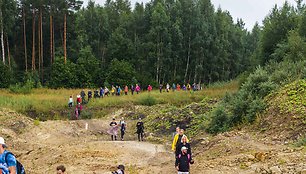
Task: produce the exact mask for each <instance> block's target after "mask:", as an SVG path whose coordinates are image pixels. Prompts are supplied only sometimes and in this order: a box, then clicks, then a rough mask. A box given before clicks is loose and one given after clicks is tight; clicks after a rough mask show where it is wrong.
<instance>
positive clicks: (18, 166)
mask: <svg viewBox="0 0 306 174" xmlns="http://www.w3.org/2000/svg"><path fill="white" fill-rule="evenodd" d="M9 154H11V155H13V156H15V155H14V154H13V153H11V152H7V153H6V154H5V163H7V161H6V158H7V156H8V155H9ZM16 172H17V174H26V172H25V170H24V167H23V165H22V164H21V163H20V162H19V161H18V160H17V159H16Z"/></svg>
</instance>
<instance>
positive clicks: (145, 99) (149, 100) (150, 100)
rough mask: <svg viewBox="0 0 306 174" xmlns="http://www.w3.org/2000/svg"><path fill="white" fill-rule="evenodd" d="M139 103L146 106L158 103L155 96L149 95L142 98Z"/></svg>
mask: <svg viewBox="0 0 306 174" xmlns="http://www.w3.org/2000/svg"><path fill="white" fill-rule="evenodd" d="M138 103H139V104H141V105H145V106H153V105H156V104H157V101H156V99H155V98H154V97H153V96H151V95H147V96H145V97H142V98H140V99H139V101H138Z"/></svg>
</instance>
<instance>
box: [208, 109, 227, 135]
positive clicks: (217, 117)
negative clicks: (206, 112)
mask: <svg viewBox="0 0 306 174" xmlns="http://www.w3.org/2000/svg"><path fill="white" fill-rule="evenodd" d="M211 114H212V115H211V118H212V120H211V122H210V124H209V125H208V128H207V132H209V133H212V134H216V133H219V132H225V131H227V130H228V129H229V125H228V123H229V114H228V113H227V111H226V110H225V108H224V107H223V106H222V105H219V106H218V107H217V108H216V109H215V110H214V111H213V112H212V113H211Z"/></svg>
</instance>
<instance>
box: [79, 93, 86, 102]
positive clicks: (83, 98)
mask: <svg viewBox="0 0 306 174" xmlns="http://www.w3.org/2000/svg"><path fill="white" fill-rule="evenodd" d="M80 95H81V97H82V104H85V102H86V101H85V97H86V93H85V91H84V89H83V90H82V91H81V93H80Z"/></svg>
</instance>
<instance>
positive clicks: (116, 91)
mask: <svg viewBox="0 0 306 174" xmlns="http://www.w3.org/2000/svg"><path fill="white" fill-rule="evenodd" d="M146 90H147V91H148V92H151V91H152V90H153V87H152V86H151V85H148V86H147V89H146ZM171 90H172V91H173V92H174V91H181V90H183V91H190V92H194V91H198V90H202V86H201V85H200V84H195V83H194V84H192V85H190V84H189V83H188V84H187V85H185V84H184V85H182V86H181V85H180V84H175V83H173V84H172V86H170V85H169V83H167V84H166V85H165V86H164V85H163V84H160V85H159V92H160V93H162V92H163V91H164V92H170V91H171ZM141 91H143V90H142V89H141V87H140V85H138V84H136V85H135V86H134V85H131V86H130V88H129V87H128V86H127V85H126V86H125V87H124V88H121V86H119V85H117V86H114V85H112V86H111V88H110V89H108V87H104V88H103V87H101V88H100V89H96V90H95V91H94V92H92V91H91V90H88V91H87V94H86V92H85V90H84V89H83V90H82V91H81V92H80V94H78V95H77V96H76V102H74V99H73V96H72V95H71V96H70V97H69V99H68V107H69V108H73V106H74V105H75V109H74V117H73V118H74V119H79V118H80V116H81V111H82V110H83V105H85V104H87V103H88V102H89V101H90V100H91V99H92V98H104V97H108V96H120V95H128V94H129V92H130V93H131V95H134V93H136V94H139V93H140V92H141Z"/></svg>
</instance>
